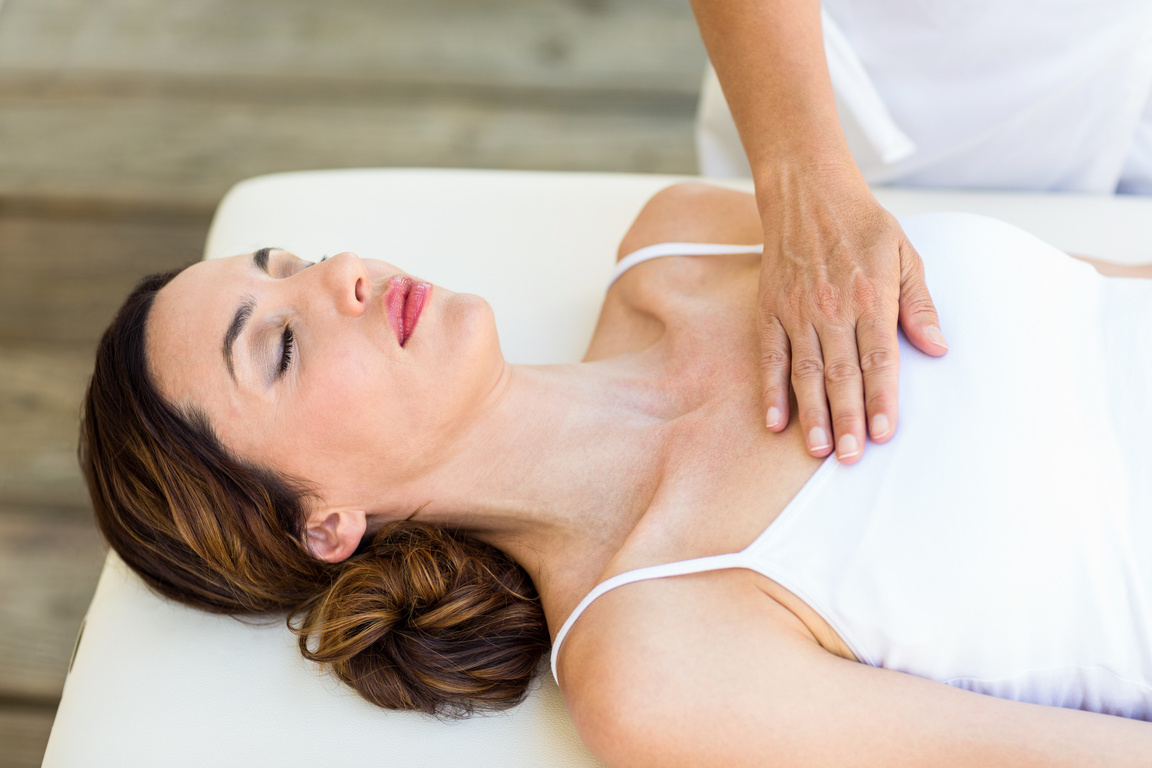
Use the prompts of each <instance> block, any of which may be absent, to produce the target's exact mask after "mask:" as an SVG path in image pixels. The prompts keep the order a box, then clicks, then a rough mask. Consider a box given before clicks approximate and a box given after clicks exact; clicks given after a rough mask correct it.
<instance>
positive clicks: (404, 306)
mask: <svg viewBox="0 0 1152 768" xmlns="http://www.w3.org/2000/svg"><path fill="white" fill-rule="evenodd" d="M431 292H432V284H431V283H422V282H418V281H416V280H413V279H412V278H411V277H408V276H407V275H396V276H395V277H392V278H391V279H389V280H388V291H387V293H386V294H385V297H384V303H385V308H386V312H385V314H387V316H388V324H389V325H390V326H392V331H393V332H394V333H395V334H396V339H397V341H399V342H400V346H401V347H403V346H404V344H405V343H407V341H408V339H409V338H411V336H412V332H413V331H414V330H416V323H417V322H418V321H419V320H420V313H421V312H422V311H423V310H424V305H425V304H427V303H428V294H429V293H431Z"/></svg>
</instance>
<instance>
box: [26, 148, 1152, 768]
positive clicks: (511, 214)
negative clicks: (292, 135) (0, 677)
mask: <svg viewBox="0 0 1152 768" xmlns="http://www.w3.org/2000/svg"><path fill="white" fill-rule="evenodd" d="M678 180H679V179H677V178H675V177H670V176H637V175H620V174H583V173H581V174H576V173H523V172H508V171H454V170H427V169H359V170H341V171H314V172H307V173H290V174H278V175H274V176H265V177H261V178H257V179H251V180H248V181H245V182H242V183H240V184H239V185H237V186H236V187H235V188H233V190H232V191H231V192H229V193H228V195H227V197H226V198H225V199H224V201H223V202H222V203H221V204H220V207H219V209H218V210H217V212H216V217H215V219H214V220H213V224H212V229H211V232H210V233H209V237H208V243H207V245H206V247H205V255H206V256H207V257H209V258H212V257H218V256H226V255H230V254H233V253H240V252H244V251H251V250H253V249H256V248H261V247H264V246H267V245H271V244H275V245H278V246H283V247H286V248H290V249H293V250H295V251H297V252H298V253H300V254H301V255H310V256H319V255H323V254H325V253H336V252H338V251H340V250H344V249H352V250H355V251H357V252H358V253H361V254H363V255H365V256H381V257H384V258H387V259H388V260H390V261H393V262H394V263H397V264H399V265H400V266H402V267H404V268H406V269H410V270H412V271H413V272H414V273H415V274H418V275H421V276H422V277H427V278H428V279H432V280H434V281H436V282H440V283H442V284H444V285H447V286H449V287H452V288H455V289H460V290H468V291H473V292H476V293H479V294H481V295H483V296H484V297H486V298H487V299H488V300H489V301H490V303H491V304H492V306H493V308H494V310H495V313H496V322H497V327H498V329H499V332H500V339H501V345H502V347H503V348H504V351H505V353H506V355H507V356H508V358H509V359H510V360H512V361H514V362H524V363H550V362H560V361H573V360H579V359H580V358H581V357H582V356H583V354H584V350H585V348H586V347H587V345H588V341H589V340H590V338H591V335H592V331H593V329H594V328H595V324H596V318H597V315H598V313H599V309H600V304H601V302H602V300H603V295H604V285H605V283H607V281H608V280H609V279H610V277H611V275H612V273H613V262H614V254H615V253H616V248H617V245H618V244H619V242H620V238H621V237H623V235H624V233H625V231H626V230H627V228H628V225H629V224H630V223H631V221H632V219H633V218H634V217H635V215H636V213H637V212H639V210H640V208H641V207H642V206H643V205H644V203H645V201H646V200H647V199H648V198H649V197H650V196H651V195H652V194H654V193H655V192H656V191H657V190H659V189H661V188H663V187H665V186H667V185H669V184H671V183H673V182H675V181H678ZM732 186H736V187H739V188H743V189H745V190H748V189H750V185H749V184H747V183H746V182H734V183H732ZM878 195H879V196H880V198H881V201H882V202H883V203H884V204H885V205H886V206H887V207H888V208H889V210H892V211H893V212H894V213H897V214H898V215H899V214H902V213H908V212H915V211H924V210H939V209H941V208H944V209H964V210H975V211H982V212H985V213H989V214H993V215H997V216H1000V217H1003V218H1006V219H1008V220H1011V221H1014V222H1016V223H1019V224H1020V225H1022V226H1025V227H1027V228H1029V229H1031V230H1032V231H1034V232H1037V233H1039V234H1040V235H1041V236H1043V237H1044V238H1045V239H1047V240H1050V241H1051V242H1054V243H1056V244H1057V245H1059V246H1060V247H1063V248H1070V249H1074V250H1079V251H1081V252H1085V253H1096V254H1100V255H1109V256H1114V257H1115V256H1119V257H1121V258H1126V259H1127V260H1130V261H1138V260H1141V258H1143V259H1144V260H1152V252H1149V248H1148V244H1152V200H1138V199H1131V198H1128V199H1117V198H1096V197H1086V196H1077V195H1061V196H1045V195H1019V194H1015V195H1013V194H996V195H989V194H972V193H967V194H966V193H943V192H933V193H926V192H922V191H913V190H878ZM445 221H450V222H451V226H445V224H444V222H445ZM930 277H931V275H930ZM934 290H935V288H934ZM947 320H948V318H947V316H945V323H946V325H945V330H946V331H948V330H949V329H950V326H948V325H947ZM950 338H951V336H950ZM1121 373H1123V372H1117V375H1120V374H1121ZM293 643H294V638H293V637H292V635H291V634H290V633H289V632H288V630H287V629H286V628H285V627H284V626H283V625H282V624H281V623H280V622H278V621H274V622H272V623H271V624H267V625H263V626H250V625H246V624H242V623H240V622H237V621H233V620H231V619H227V618H221V617H216V616H208V615H206V614H203V613H201V612H199V611H195V610H193V609H190V608H185V607H183V606H179V605H175V604H173V603H171V602H169V601H167V600H164V599H162V598H159V597H157V596H156V595H154V594H152V593H151V592H149V591H148V590H147V589H145V588H144V586H143V585H142V583H141V582H140V580H139V579H138V578H137V577H135V576H134V575H132V574H131V573H129V572H128V571H127V569H126V568H125V567H124V566H123V564H122V563H120V561H119V560H118V559H117V558H116V557H114V556H110V557H109V559H108V562H107V563H106V565H105V568H104V573H103V575H102V577H101V580H100V585H99V587H98V588H97V591H96V596H95V597H94V598H93V601H92V605H91V607H90V608H89V610H88V615H87V617H86V619H85V627H84V630H83V634H82V636H81V639H80V641H79V644H78V647H77V650H76V654H75V661H74V664H73V666H72V668H71V670H70V671H69V674H68V679H67V682H66V684H65V687H64V693H63V698H62V700H61V703H60V707H59V709H58V710H57V715H56V721H55V723H54V724H53V727H52V736H51V739H50V741H49V743H48V750H47V753H46V754H45V758H44V766H45V768H72V766H78V765H82V766H85V767H86V768H104V767H107V768H154V766H166V767H171V768H181V767H182V766H189V767H191V766H196V767H197V768H199V767H200V766H205V765H246V766H265V765H268V766H276V767H277V768H292V767H293V766H301V767H302V768H303V767H304V766H307V767H309V768H312V767H314V766H319V765H324V766H329V765H337V766H341V767H342V768H345V767H348V766H365V767H367V766H373V767H375V766H390V765H395V766H405V767H406V768H407V766H416V767H420V766H428V767H439V766H444V767H445V768H447V767H449V766H451V767H452V768H455V766H461V765H467V766H470V767H471V766H477V767H479V768H484V767H485V766H501V767H503V766H508V767H509V768H515V767H516V766H524V767H525V768H535V767H536V766H549V767H550V768H552V767H556V768H568V767H569V766H591V765H597V764H598V763H596V761H595V760H594V759H593V758H592V757H591V756H590V755H588V753H587V751H586V750H585V749H584V748H583V747H582V746H581V745H580V744H579V743H578V741H576V736H575V733H574V731H573V729H572V726H571V724H570V723H569V721H568V719H567V715H566V714H565V713H564V711H563V704H562V702H561V700H560V697H559V694H558V692H557V690H556V687H555V684H554V683H553V682H552V681H551V680H550V679H547V676H546V675H544V676H542V678H543V679H541V680H540V682H539V686H540V687H539V688H538V689H537V690H536V691H535V692H534V693H533V695H532V696H531V697H530V698H529V700H528V702H527V703H526V704H525V706H524V707H523V708H519V709H516V710H514V711H513V712H511V713H508V714H505V715H499V716H495V717H491V718H485V719H483V720H480V721H469V722H468V723H464V724H441V723H438V722H435V721H430V720H427V719H425V718H422V717H419V716H413V715H409V714H403V713H388V712H383V711H381V710H377V709H375V708H373V707H370V706H368V705H366V704H364V703H363V702H361V701H360V700H359V699H357V698H356V697H355V696H354V695H352V694H351V693H350V692H349V691H348V690H345V689H344V688H343V687H342V686H341V685H340V684H339V683H337V682H335V681H334V680H331V679H330V678H328V677H327V676H325V675H323V674H322V673H320V672H319V671H318V670H317V669H316V668H315V667H314V666H312V665H309V664H307V663H305V662H304V661H303V660H302V659H301V658H300V656H299V654H298V652H297V651H296V649H295V646H294V644H293Z"/></svg>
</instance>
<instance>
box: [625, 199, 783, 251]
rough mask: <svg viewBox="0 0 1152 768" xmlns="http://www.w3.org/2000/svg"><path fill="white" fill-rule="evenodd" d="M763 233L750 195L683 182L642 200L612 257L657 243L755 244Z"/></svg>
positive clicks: (758, 214) (761, 238) (760, 239)
mask: <svg viewBox="0 0 1152 768" xmlns="http://www.w3.org/2000/svg"><path fill="white" fill-rule="evenodd" d="M763 234H764V233H763V230H762V229H761V225H760V213H759V211H758V210H757V208H756V198H754V197H753V196H752V195H750V194H748V193H747V192H740V191H737V190H733V189H727V188H725V187H717V186H714V185H712V184H704V183H701V182H682V183H679V184H673V185H672V186H670V187H666V188H664V189H662V190H660V191H659V192H657V193H656V194H655V195H653V196H652V198H651V199H650V200H649V201H648V202H647V204H645V206H644V207H643V208H642V209H641V210H640V213H639V214H638V215H637V216H636V220H635V221H634V222H632V226H631V227H630V228H629V229H628V232H627V234H625V235H624V238H623V239H622V240H621V241H620V247H619V249H618V251H617V255H616V258H617V261H619V260H620V259H622V258H624V257H625V256H627V255H628V254H630V253H634V252H636V251H639V250H640V249H642V248H646V247H648V246H651V245H656V244H659V243H669V242H677V243H718V244H733V245H744V244H748V243H759V242H761V241H762V240H763Z"/></svg>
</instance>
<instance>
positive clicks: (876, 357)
mask: <svg viewBox="0 0 1152 768" xmlns="http://www.w3.org/2000/svg"><path fill="white" fill-rule="evenodd" d="M896 365H897V357H896V353H895V352H894V351H893V350H891V349H888V348H887V347H878V348H876V349H870V350H868V351H867V352H864V353H863V354H862V355H860V370H861V371H862V372H863V373H864V375H865V376H868V375H871V374H873V373H886V372H887V371H890V370H892V369H894V368H895V367H896Z"/></svg>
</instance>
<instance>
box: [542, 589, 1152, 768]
mask: <svg viewBox="0 0 1152 768" xmlns="http://www.w3.org/2000/svg"><path fill="white" fill-rule="evenodd" d="M722 573H723V572H715V573H712V574H701V575H699V576H689V577H678V578H677V579H666V580H659V581H650V582H640V583H637V584H633V585H629V586H627V587H623V588H621V589H620V590H617V591H616V592H615V593H609V594H608V595H605V596H604V597H602V598H601V599H600V601H597V606H595V607H594V608H593V609H590V610H589V611H588V613H586V614H585V615H584V616H583V617H582V618H581V622H588V624H587V625H586V626H585V627H583V628H582V629H581V631H580V632H579V633H578V634H577V633H574V634H573V636H572V637H571V638H570V641H569V643H568V644H566V645H565V660H564V667H563V668H562V670H561V675H562V676H561V680H562V682H563V683H564V690H565V697H566V699H567V700H568V703H569V708H570V710H571V711H572V714H573V718H574V720H575V722H576V724H577V728H578V729H579V731H580V734H581V736H582V737H583V738H584V739H585V741H586V742H587V743H588V745H589V746H590V747H591V749H592V751H593V752H595V753H596V754H597V755H598V756H600V757H601V759H603V760H605V761H606V762H607V763H608V764H609V765H611V766H620V767H623V766H661V767H662V768H667V767H673V766H693V767H695V766H707V765H715V766H726V767H729V766H731V767H732V768H736V767H737V766H774V767H775V766H778V767H779V768H789V767H790V766H797V768H821V767H822V766H827V767H828V768H846V767H847V766H885V768H895V767H897V766H932V767H933V768H937V767H942V766H972V767H973V768H976V767H977V766H978V767H979V768H988V767H990V766H1040V765H1043V766H1077V767H1078V768H1083V767H1084V766H1129V765H1131V766H1147V765H1152V725H1150V724H1148V723H1142V722H1137V721H1132V720H1125V719H1122V718H1118V717H1110V716H1107V715H1098V714H1093V713H1088V712H1080V711H1076V710H1069V709H1059V708H1055V707H1044V706H1039V705H1033V704H1022V703H1019V702H1013V701H1006V700H1002V699H996V698H993V697H990V696H985V695H982V694H977V693H971V692H969V691H963V690H959V689H956V688H952V687H949V686H946V685H943V684H941V683H935V682H932V681H929V680H924V679H922V678H918V677H914V676H911V675H905V674H901V673H899V672H892V671H888V670H882V669H877V668H874V667H869V666H866V665H864V664H859V663H856V662H852V661H847V660H845V659H842V658H839V657H837V656H833V655H832V654H830V653H828V652H827V651H825V650H824V649H822V648H820V647H819V646H818V645H816V643H815V642H814V641H813V640H812V638H811V636H810V635H808V634H807V633H806V632H805V631H804V630H803V627H802V625H797V623H796V622H795V621H792V620H790V617H791V618H792V619H794V617H792V615H791V614H789V613H787V612H786V611H784V609H783V608H781V607H779V605H778V604H774V605H775V607H773V606H771V605H769V606H768V607H766V603H765V601H769V600H770V599H769V598H767V597H766V596H765V595H764V594H763V593H762V592H761V591H759V590H758V589H754V588H748V585H749V584H750V583H752V582H750V581H749V580H747V579H729V580H728V581H727V582H724V581H722V580H723V579H724V577H723V575H721V574H722ZM718 576H719V579H718V578H717V577H718ZM662 582H663V583H662ZM673 582H679V583H675V584H674V583H673ZM625 590H630V591H632V594H630V595H629V594H624V592H625Z"/></svg>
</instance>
